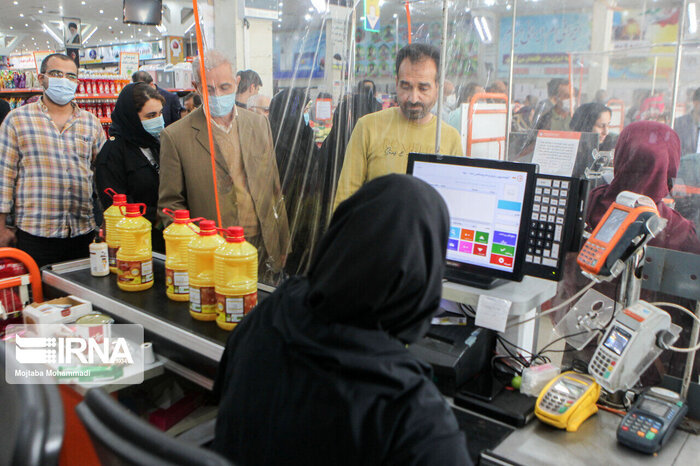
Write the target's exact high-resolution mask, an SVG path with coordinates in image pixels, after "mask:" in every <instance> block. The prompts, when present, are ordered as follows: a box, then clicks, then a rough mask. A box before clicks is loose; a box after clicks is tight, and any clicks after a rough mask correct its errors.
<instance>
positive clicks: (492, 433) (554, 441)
mask: <svg viewBox="0 0 700 466" xmlns="http://www.w3.org/2000/svg"><path fill="white" fill-rule="evenodd" d="M164 262H165V257H164V256H163V255H160V254H154V255H153V268H154V275H155V282H154V286H153V288H151V289H149V290H146V291H142V292H138V293H128V292H123V291H121V290H120V289H119V288H118V287H117V285H116V282H115V280H114V279H113V277H110V276H108V277H93V276H92V275H91V274H90V266H89V260H87V259H85V260H78V261H73V262H67V263H62V264H56V265H52V266H47V267H45V268H44V269H43V270H42V281H43V284H44V289H45V294H46V295H47V297H48V298H51V297H57V296H63V295H65V294H73V295H75V296H78V297H80V298H83V299H85V300H88V301H90V302H92V304H93V306H94V307H95V308H96V309H97V310H100V311H102V312H104V313H106V314H109V315H110V316H111V317H113V318H114V319H115V322H116V323H133V324H140V325H142V326H143V327H144V337H145V339H146V341H151V342H152V343H153V347H154V349H155V352H156V353H157V354H158V356H159V360H162V361H163V366H164V368H165V369H166V370H168V371H170V372H173V373H175V374H177V375H179V376H181V377H183V378H185V379H188V380H190V381H192V382H194V383H196V384H198V385H200V386H202V387H204V388H206V389H211V388H212V387H213V383H214V378H215V375H216V368H217V365H218V361H219V359H220V358H221V355H222V353H223V350H224V347H225V344H226V339H227V337H228V335H229V332H226V331H224V330H221V329H220V328H219V327H218V326H216V325H215V324H214V323H213V322H201V321H197V320H194V319H192V318H191V317H190V315H189V313H188V303H186V302H185V303H183V302H174V301H171V300H169V299H168V298H167V297H166V295H165V265H164ZM272 291H273V288H271V287H267V286H265V285H263V284H260V285H259V291H258V296H259V299H260V300H261V301H262V300H264V299H265V298H266V297H267V296H268V295H269V294H270V293H271V292H272ZM555 292H556V283H554V282H551V281H547V280H542V279H537V278H532V277H526V278H525V280H524V281H523V282H522V283H517V284H516V283H509V284H506V285H503V286H501V287H498V288H496V289H492V290H483V289H477V288H471V287H468V286H464V285H458V284H454V283H449V282H446V283H445V284H444V286H443V297H445V298H446V299H449V300H454V301H457V302H462V303H466V304H474V303H475V302H476V300H477V299H478V297H479V296H480V295H482V294H490V295H493V296H497V295H501V296H503V295H507V296H508V298H509V299H510V300H511V301H512V303H513V305H512V308H511V310H512V312H513V314H514V315H518V316H520V317H521V318H522V317H528V316H531V315H534V314H535V312H536V311H537V310H538V309H539V306H540V305H541V304H542V303H543V302H545V301H547V300H549V299H550V298H552V297H553V296H554V294H555ZM537 323H538V320H537V319H535V320H533V321H532V322H531V325H532V326H533V327H531V328H530V329H528V328H527V326H525V325H523V326H519V327H516V328H517V329H518V330H517V332H519V333H520V334H516V335H511V336H510V337H511V338H513V339H514V340H518V341H519V342H521V343H522V344H525V345H528V346H530V347H532V348H537V347H538V345H537V339H536V335H537V333H538V332H537V328H536V325H537ZM525 334H529V335H531V338H530V340H528V339H527V338H525ZM448 400H449V401H450V402H451V403H452V404H453V407H454V412H455V415H456V417H457V420H458V422H459V425H460V428H461V429H462V430H463V431H464V432H465V436H466V437H467V440H468V442H467V443H468V446H469V450H470V455H471V456H472V459H474V460H475V461H477V459H479V460H480V461H481V464H499V465H500V464H538V465H544V464H551V465H558V464H560V463H561V462H562V461H564V462H565V463H566V464H568V465H576V464H581V465H584V464H586V465H587V464H591V461H592V460H593V461H594V462H596V463H600V464H602V463H606V464H611V465H615V464H620V465H622V464H647V463H648V464H664V465H670V464H679V465H680V464H690V463H692V462H693V461H692V459H694V458H697V457H698V455H700V441H698V440H697V438H695V437H694V436H691V435H690V434H687V433H685V432H681V431H678V432H676V434H675V435H674V437H673V438H672V439H671V441H670V442H669V443H668V444H667V445H666V446H665V447H664V449H663V450H662V451H661V453H660V454H659V455H658V456H647V455H643V454H641V453H637V452H634V451H631V450H628V449H626V448H624V447H622V446H621V445H619V444H618V443H617V442H616V440H615V431H616V428H617V426H618V424H619V422H620V417H618V416H616V415H614V414H611V413H608V412H604V411H601V412H599V413H598V414H597V415H595V416H593V417H592V418H591V419H589V420H588V421H587V422H585V423H584V424H583V426H582V427H581V429H580V430H579V431H578V432H573V433H571V432H566V431H564V430H559V429H555V428H553V427H550V426H547V425H544V424H542V423H540V422H538V421H534V420H533V421H532V422H529V423H528V424H526V425H525V426H524V427H522V428H514V427H512V426H510V425H508V424H505V423H503V422H500V421H498V420H495V419H493V418H492V417H489V416H484V415H482V414H478V413H475V412H472V411H469V410H465V409H462V408H460V407H457V406H455V405H454V403H453V400H452V399H451V398H448ZM532 417H534V416H532ZM591 452H595V456H591Z"/></svg>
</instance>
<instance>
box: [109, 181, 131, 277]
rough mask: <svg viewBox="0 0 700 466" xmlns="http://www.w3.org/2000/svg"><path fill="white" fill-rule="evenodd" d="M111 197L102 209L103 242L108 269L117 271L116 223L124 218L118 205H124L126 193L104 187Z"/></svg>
mask: <svg viewBox="0 0 700 466" xmlns="http://www.w3.org/2000/svg"><path fill="white" fill-rule="evenodd" d="M105 193H107V194H108V195H109V196H110V197H111V198H112V205H111V206H109V207H108V208H107V209H105V211H104V217H105V242H106V243H107V257H108V259H109V271H110V272H112V273H114V274H116V273H117V251H118V250H119V234H118V233H117V228H116V227H117V223H119V221H120V220H121V219H123V218H124V215H122V213H121V211H120V210H119V209H120V206H125V205H126V194H117V192H116V191H115V190H113V189H112V188H107V189H105Z"/></svg>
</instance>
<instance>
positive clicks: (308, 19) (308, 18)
mask: <svg viewBox="0 0 700 466" xmlns="http://www.w3.org/2000/svg"><path fill="white" fill-rule="evenodd" d="M304 19H305V20H306V21H311V15H310V14H308V13H306V14H305V15H304Z"/></svg>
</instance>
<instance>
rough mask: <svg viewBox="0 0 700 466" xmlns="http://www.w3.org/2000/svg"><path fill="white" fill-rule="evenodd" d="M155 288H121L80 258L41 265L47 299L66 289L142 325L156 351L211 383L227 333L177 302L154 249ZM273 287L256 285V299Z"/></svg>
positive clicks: (101, 309) (117, 316)
mask: <svg viewBox="0 0 700 466" xmlns="http://www.w3.org/2000/svg"><path fill="white" fill-rule="evenodd" d="M153 274H154V283H153V287H152V288H150V289H148V290H145V291H138V292H126V291H122V290H121V289H119V287H118V286H117V280H116V277H115V275H113V274H110V275H108V276H106V277H93V276H92V275H91V274H90V261H89V260H88V259H82V260H77V261H71V262H64V263H61V264H55V265H49V266H46V267H44V268H43V269H42V282H43V284H44V290H45V295H46V296H47V299H50V298H52V297H58V296H65V295H67V294H72V295H75V296H77V297H79V298H82V299H85V300H87V301H90V302H91V303H92V304H93V307H94V308H95V310H96V311H99V312H104V313H106V314H109V315H110V316H111V317H113V318H114V319H115V322H116V323H131V324H140V325H142V326H143V328H144V333H145V334H144V337H145V339H146V341H152V342H153V345H154V349H155V351H156V353H158V354H160V355H163V356H165V357H166V358H168V359H169V360H171V361H173V362H175V363H176V364H179V365H181V366H183V368H182V370H191V371H193V374H190V375H191V377H188V378H190V379H193V377H194V378H196V375H197V374H198V375H200V376H204V377H205V378H207V379H209V381H204V383H203V385H206V386H209V385H210V384H211V380H213V377H214V376H215V374H216V366H217V365H218V362H219V360H220V359H221V355H222V354H223V350H224V346H225V345H226V339H227V338H228V336H229V335H230V332H227V331H225V330H222V329H220V328H219V327H218V326H217V325H216V323H215V322H202V321H198V320H195V319H193V318H192V317H191V316H190V314H189V303H188V302H176V301H172V300H170V299H168V297H167V296H166V294H165V257H164V256H163V255H161V254H157V253H154V254H153ZM272 291H274V288H272V287H269V286H266V285H263V284H259V287H258V302H260V301H262V300H263V299H265V298H266V297H267V296H268V295H269V294H270V293H271V292H272Z"/></svg>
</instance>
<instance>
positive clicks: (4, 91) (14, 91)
mask: <svg viewBox="0 0 700 466" xmlns="http://www.w3.org/2000/svg"><path fill="white" fill-rule="evenodd" d="M41 92H43V89H5V88H2V89H0V95H2V94H39V93H41Z"/></svg>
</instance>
